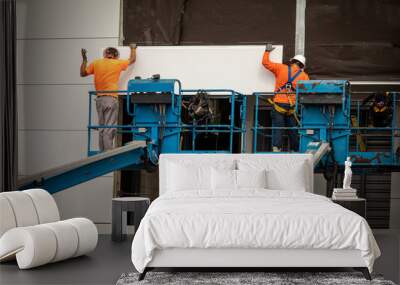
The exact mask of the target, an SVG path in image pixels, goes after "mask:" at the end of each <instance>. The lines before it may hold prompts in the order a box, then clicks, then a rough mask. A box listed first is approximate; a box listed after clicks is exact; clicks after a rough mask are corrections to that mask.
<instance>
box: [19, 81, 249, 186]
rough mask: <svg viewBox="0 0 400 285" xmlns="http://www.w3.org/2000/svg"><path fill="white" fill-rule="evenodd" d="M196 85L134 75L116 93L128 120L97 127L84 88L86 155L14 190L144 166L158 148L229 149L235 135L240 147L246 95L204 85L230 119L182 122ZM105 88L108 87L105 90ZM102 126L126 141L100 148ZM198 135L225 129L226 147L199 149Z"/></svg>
mask: <svg viewBox="0 0 400 285" xmlns="http://www.w3.org/2000/svg"><path fill="white" fill-rule="evenodd" d="M198 91H199V90H189V89H187V90H184V89H182V88H181V83H180V82H179V80H176V79H133V80H130V81H129V83H128V88H127V90H119V91H112V92H113V93H119V94H120V95H121V97H122V98H123V100H124V106H126V114H127V116H128V118H129V122H128V123H127V124H122V125H115V126H99V125H96V124H92V109H93V106H92V105H93V104H92V102H93V99H94V97H95V96H96V95H97V93H103V92H104V91H97V92H96V91H90V92H89V124H88V148H87V154H88V157H87V158H84V159H82V160H79V161H76V162H73V163H70V164H67V165H63V166H60V167H57V168H54V169H50V170H47V171H44V172H42V173H38V174H35V175H32V176H29V177H26V178H25V179H24V180H21V181H20V182H19V185H18V189H20V190H23V189H28V188H34V187H41V188H43V189H46V190H47V191H49V192H50V193H56V192H58V191H62V190H64V189H67V188H69V187H72V186H74V185H77V184H80V183H83V182H85V181H88V180H90V179H93V178H95V177H98V176H101V175H104V174H106V173H109V172H112V171H116V170H120V169H124V168H129V169H143V168H147V167H148V166H149V165H150V166H156V165H157V164H158V157H159V154H160V153H181V152H191V153H194V152H196V153H205V152H214V153H215V152H225V153H230V152H233V151H234V149H235V148H234V146H235V142H237V140H235V137H238V136H239V139H240V144H241V146H240V150H239V152H243V150H244V149H245V138H244V134H245V132H246V97H245V96H243V95H242V94H240V93H238V92H235V91H233V90H228V89H205V90H202V91H203V92H207V94H209V96H210V98H211V99H212V100H221V99H223V100H228V101H229V103H230V115H229V123H213V122H211V123H207V124H199V123H198V122H196V120H192V121H191V122H189V123H188V122H186V123H185V122H183V121H182V109H183V107H182V100H183V98H185V97H190V96H193V95H194V94H196V93H197V92H198ZM107 93H110V91H107ZM101 128H116V129H117V131H118V132H120V133H122V134H124V135H125V136H128V137H129V139H128V140H127V142H126V144H125V145H124V146H122V147H118V148H116V149H113V150H111V151H107V152H103V153H100V152H99V151H98V150H96V149H94V148H93V147H92V140H93V137H92V136H93V133H94V132H95V131H96V130H98V129H101ZM188 132H189V133H190V134H191V147H189V148H185V149H182V143H181V141H182V135H183V134H184V133H188ZM200 134H217V135H218V134H225V135H228V137H229V143H228V145H227V147H226V148H225V149H217V150H216V149H201V150H200V149H199V148H198V147H197V145H196V138H197V137H198V136H199V135H200Z"/></svg>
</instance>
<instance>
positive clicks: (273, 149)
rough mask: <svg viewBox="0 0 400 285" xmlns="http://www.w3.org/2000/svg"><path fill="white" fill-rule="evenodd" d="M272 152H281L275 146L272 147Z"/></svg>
mask: <svg viewBox="0 0 400 285" xmlns="http://www.w3.org/2000/svg"><path fill="white" fill-rule="evenodd" d="M272 152H281V149H280V148H279V147H277V146H273V147H272Z"/></svg>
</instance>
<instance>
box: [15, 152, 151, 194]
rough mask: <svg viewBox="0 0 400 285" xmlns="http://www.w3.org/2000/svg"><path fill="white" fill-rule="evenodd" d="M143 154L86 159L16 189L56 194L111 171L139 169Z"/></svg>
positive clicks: (124, 153)
mask: <svg viewBox="0 0 400 285" xmlns="http://www.w3.org/2000/svg"><path fill="white" fill-rule="evenodd" d="M145 152H146V148H144V147H138V148H133V149H129V150H127V151H122V152H117V153H115V154H112V155H104V154H98V155H97V156H99V158H98V159H96V156H92V157H90V158H88V160H89V162H88V163H82V164H80V165H79V164H78V165H76V166H75V167H71V168H70V169H67V170H66V171H59V172H58V173H54V175H51V174H49V175H48V176H46V175H43V176H41V175H35V178H33V179H31V180H29V179H25V180H24V181H25V182H22V183H21V184H20V185H18V189H19V190H24V189H30V188H37V187H40V188H42V189H45V190H47V191H48V192H49V193H51V194H53V193H57V192H59V191H62V190H64V189H67V188H70V187H72V186H75V185H78V184H80V183H83V182H86V181H89V180H91V179H93V178H96V177H99V176H102V175H104V174H107V173H109V172H112V171H116V170H119V169H122V168H125V167H140V166H142V165H143V158H144V156H145ZM83 162H84V160H83Z"/></svg>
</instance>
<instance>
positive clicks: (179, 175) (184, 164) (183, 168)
mask: <svg viewBox="0 0 400 285" xmlns="http://www.w3.org/2000/svg"><path fill="white" fill-rule="evenodd" d="M212 168H216V169H235V168H236V161H233V160H226V161H225V160H218V161H216V162H213V163H212V165H210V164H209V165H207V164H205V163H204V164H201V162H198V161H196V162H193V161H190V160H183V159H182V160H177V161H170V162H168V164H167V179H166V190H167V191H168V192H169V191H185V190H211V188H212V183H211V170H212Z"/></svg>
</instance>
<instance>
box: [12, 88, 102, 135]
mask: <svg viewBox="0 0 400 285" xmlns="http://www.w3.org/2000/svg"><path fill="white" fill-rule="evenodd" d="M93 88H94V87H93V86H92V85H18V86H17V95H18V128H19V129H24V130H27V129H28V130H68V131H71V130H75V131H76V130H81V131H85V130H86V129H87V128H86V127H87V125H88V121H89V119H88V110H89V95H88V91H89V90H93ZM92 111H93V112H92V122H97V112H96V106H95V102H94V101H93V100H92Z"/></svg>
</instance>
